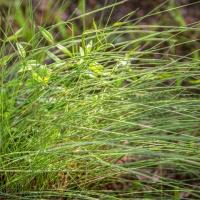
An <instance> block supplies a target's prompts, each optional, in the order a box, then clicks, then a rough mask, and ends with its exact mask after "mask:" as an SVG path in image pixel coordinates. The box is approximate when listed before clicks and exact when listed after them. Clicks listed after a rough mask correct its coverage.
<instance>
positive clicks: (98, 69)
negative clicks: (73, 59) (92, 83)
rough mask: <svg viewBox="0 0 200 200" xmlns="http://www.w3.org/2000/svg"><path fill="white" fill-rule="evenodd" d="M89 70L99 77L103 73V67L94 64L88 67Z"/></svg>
mask: <svg viewBox="0 0 200 200" xmlns="http://www.w3.org/2000/svg"><path fill="white" fill-rule="evenodd" d="M89 69H90V70H91V71H92V72H94V73H95V74H98V75H101V74H102V73H103V70H104V67H103V66H102V65H101V64H99V63H97V62H94V63H91V64H90V65H89Z"/></svg>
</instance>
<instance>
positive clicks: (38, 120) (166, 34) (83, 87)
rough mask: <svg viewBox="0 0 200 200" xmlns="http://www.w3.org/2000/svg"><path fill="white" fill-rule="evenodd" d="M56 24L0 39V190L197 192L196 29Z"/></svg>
mask: <svg viewBox="0 0 200 200" xmlns="http://www.w3.org/2000/svg"><path fill="white" fill-rule="evenodd" d="M82 2H84V1H82ZM101 10H102V9H101ZM166 12H167V11H166ZM92 13H93V12H92ZM88 15H89V14H88V13H84V12H83V14H82V15H81V16H80V17H79V18H82V17H85V16H88ZM79 18H78V19H79ZM75 19H77V18H75ZM75 19H72V20H69V21H67V22H66V23H65V25H67V26H70V28H71V27H73V26H72V23H73V20H75ZM61 24H64V22H59V23H58V24H56V25H54V26H51V27H49V29H46V28H44V27H36V26H32V33H35V34H34V35H33V38H31V40H29V43H27V42H24V40H26V37H24V36H20V37H18V35H19V34H20V31H19V32H17V33H14V34H13V35H11V36H9V37H8V36H6V37H5V39H3V41H2V47H1V59H0V66H1V68H0V70H1V75H0V78H1V101H0V102H1V103H0V108H1V114H0V115H1V124H0V128H1V138H0V152H1V154H0V180H1V182H0V196H2V197H3V198H10V199H19V198H20V199H40V198H42V199H51V198H55V199H57V198H62V197H63V198H65V197H66V198H67V199H182V196H184V195H188V196H189V197H188V198H190V199H198V198H199V196H200V194H199V191H198V189H197V188H196V184H197V183H198V182H199V176H200V174H199V167H200V165H199V153H200V152H199V125H198V122H199V106H198V105H199V94H198V92H199V91H198V86H199V64H200V60H199V57H198V54H196V53H198V52H199V49H195V50H192V51H191V52H189V53H187V54H183V55H176V54H173V52H174V50H177V49H180V48H184V47H185V45H194V43H196V42H197V40H189V39H188V38H187V37H186V36H187V35H188V34H190V33H192V32H195V33H199V27H198V26H197V25H196V24H195V25H193V26H180V27H177V26H155V25H149V26H145V25H134V24H133V23H132V22H131V20H129V21H123V22H117V23H115V24H114V25H108V26H107V27H104V28H101V27H100V28H97V25H96V23H95V21H94V22H93V27H92V29H90V30H85V31H84V32H83V33H82V34H81V35H74V34H72V36H71V37H69V38H67V39H65V40H62V41H57V39H56V38H55V37H54V33H55V32H56V30H57V29H56V28H57V27H58V26H60V25H61ZM71 29H72V32H73V28H71ZM160 30H162V31H160ZM16 36H17V37H16ZM10 38H11V39H10ZM13 38H14V39H13ZM186 198H187V197H186Z"/></svg>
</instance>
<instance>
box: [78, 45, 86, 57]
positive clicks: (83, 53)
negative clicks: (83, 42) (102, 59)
mask: <svg viewBox="0 0 200 200" xmlns="http://www.w3.org/2000/svg"><path fill="white" fill-rule="evenodd" d="M79 52H80V55H81V56H84V55H85V52H84V49H83V48H82V47H80V48H79Z"/></svg>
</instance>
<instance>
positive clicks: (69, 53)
mask: <svg viewBox="0 0 200 200" xmlns="http://www.w3.org/2000/svg"><path fill="white" fill-rule="evenodd" d="M56 47H57V48H58V49H59V50H61V51H62V52H63V53H64V54H66V55H67V56H69V57H72V53H71V52H70V51H69V49H67V48H66V47H64V46H62V45H61V44H57V45H56Z"/></svg>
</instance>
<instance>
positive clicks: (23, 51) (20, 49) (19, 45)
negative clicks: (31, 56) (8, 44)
mask: <svg viewBox="0 0 200 200" xmlns="http://www.w3.org/2000/svg"><path fill="white" fill-rule="evenodd" d="M16 46H17V51H18V53H19V55H20V56H21V57H22V58H25V57H26V51H25V49H24V47H23V46H22V44H21V43H19V42H17V43H16Z"/></svg>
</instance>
